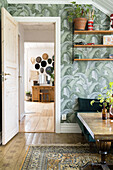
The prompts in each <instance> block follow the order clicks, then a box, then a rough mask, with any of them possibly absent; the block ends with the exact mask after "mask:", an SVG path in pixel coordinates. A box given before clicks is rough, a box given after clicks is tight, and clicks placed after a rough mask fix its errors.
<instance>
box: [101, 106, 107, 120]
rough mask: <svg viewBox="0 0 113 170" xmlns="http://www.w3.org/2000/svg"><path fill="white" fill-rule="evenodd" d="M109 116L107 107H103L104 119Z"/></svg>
mask: <svg viewBox="0 0 113 170" xmlns="http://www.w3.org/2000/svg"><path fill="white" fill-rule="evenodd" d="M107 118H108V113H107V109H105V108H103V109H102V119H103V120H106V119H107Z"/></svg>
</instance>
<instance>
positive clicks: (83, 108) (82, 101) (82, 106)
mask: <svg viewBox="0 0 113 170" xmlns="http://www.w3.org/2000/svg"><path fill="white" fill-rule="evenodd" d="M91 100H95V101H96V103H94V104H93V106H91V104H90V102H91ZM78 105H79V110H78V111H77V112H76V113H75V117H76V122H77V123H78V125H79V127H80V129H81V130H82V133H83V135H84V136H85V138H86V139H87V140H88V142H94V141H95V140H94V139H93V138H92V136H91V135H90V134H89V132H88V130H87V129H86V128H85V126H84V125H83V124H82V122H81V121H80V120H79V118H78V117H77V113H78V112H80V113H82V112H87V113H89V114H91V113H92V112H97V111H99V112H101V111H102V107H100V103H99V100H97V99H86V98H78Z"/></svg>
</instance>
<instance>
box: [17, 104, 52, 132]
mask: <svg viewBox="0 0 113 170" xmlns="http://www.w3.org/2000/svg"><path fill="white" fill-rule="evenodd" d="M25 109H26V111H29V112H27V113H26V114H25V116H24V118H23V119H22V120H21V121H20V123H19V125H20V126H19V127H20V128H19V131H20V132H30V133H35V132H54V102H50V103H41V102H25Z"/></svg>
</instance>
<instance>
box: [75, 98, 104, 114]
mask: <svg viewBox="0 0 113 170" xmlns="http://www.w3.org/2000/svg"><path fill="white" fill-rule="evenodd" d="M92 100H95V101H96V102H95V103H93V105H91V104H90V102H91V101H92ZM78 104H79V112H97V111H99V112H101V111H102V107H101V106H100V102H99V100H98V99H85V98H78Z"/></svg>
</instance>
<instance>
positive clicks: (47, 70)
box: [46, 66, 54, 75]
mask: <svg viewBox="0 0 113 170" xmlns="http://www.w3.org/2000/svg"><path fill="white" fill-rule="evenodd" d="M53 70H54V69H53V67H50V66H49V67H46V73H47V74H49V75H51V73H52V72H53Z"/></svg>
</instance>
